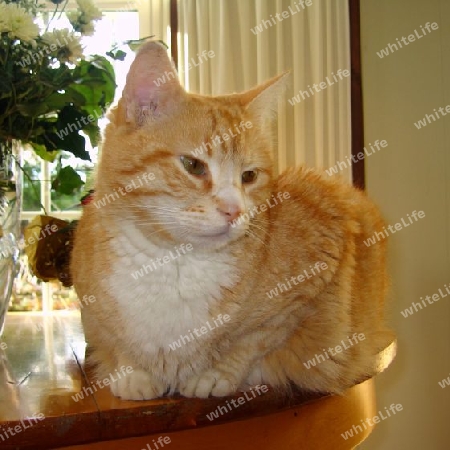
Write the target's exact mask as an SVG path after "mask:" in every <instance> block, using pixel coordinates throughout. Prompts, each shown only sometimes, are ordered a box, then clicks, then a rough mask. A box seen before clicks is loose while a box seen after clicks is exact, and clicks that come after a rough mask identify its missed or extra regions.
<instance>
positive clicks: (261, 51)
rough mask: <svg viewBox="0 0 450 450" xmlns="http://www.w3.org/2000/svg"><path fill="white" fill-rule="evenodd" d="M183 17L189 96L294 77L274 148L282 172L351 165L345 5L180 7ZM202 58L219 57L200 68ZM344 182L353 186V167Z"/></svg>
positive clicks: (186, 1) (276, 2)
mask: <svg viewBox="0 0 450 450" xmlns="http://www.w3.org/2000/svg"><path fill="white" fill-rule="evenodd" d="M178 11H179V12H178V14H179V19H178V20H179V60H178V61H179V69H180V78H181V79H182V82H183V83H184V85H185V87H186V88H187V89H188V90H190V91H193V92H199V93H203V94H210V95H215V94H224V93H231V92H237V91H241V90H244V89H248V88H250V87H252V86H254V85H255V84H257V83H260V82H262V81H264V80H266V79H267V78H270V77H272V76H274V75H276V74H278V73H281V72H283V71H285V70H291V72H292V73H291V77H290V86H289V87H288V89H287V92H286V94H285V95H284V98H282V99H281V100H280V103H279V114H278V125H277V126H278V133H277V136H278V142H277V143H275V145H274V161H275V163H276V165H277V168H278V170H279V171H282V170H283V169H285V168H286V167H288V166H293V165H299V164H302V163H305V164H306V165H308V166H314V167H323V168H328V167H330V166H333V165H335V164H336V163H337V162H338V161H347V162H348V160H349V157H350V155H351V134H350V131H351V124H350V76H349V74H350V45H349V13H348V2H347V0H304V1H302V0H178ZM255 27H257V28H255ZM204 50H207V51H214V55H215V56H214V57H212V58H207V59H206V60H205V58H204V57H203V58H202V61H204V62H202V63H200V64H198V62H199V60H200V56H199V55H201V54H202V52H203V51H204ZM211 54H212V53H210V55H211ZM192 60H193V61H192ZM189 62H190V63H191V66H192V68H191V69H188V63H189ZM193 62H196V63H197V64H194V63H193ZM338 71H339V72H338ZM343 71H348V72H343ZM347 74H348V75H347ZM320 83H322V84H320ZM325 85H326V86H325ZM321 87H322V89H321ZM300 91H302V92H303V93H302V94H300ZM308 95H309V96H308ZM295 96H297V100H298V101H296V100H294V97H295ZM289 100H291V102H292V103H293V105H292V104H291V103H290V102H289ZM343 166H344V165H343V164H341V166H340V168H341V169H342V167H343ZM339 174H340V175H342V176H343V177H345V178H346V179H347V180H349V181H350V180H351V167H350V164H348V163H347V167H346V168H343V169H342V170H339Z"/></svg>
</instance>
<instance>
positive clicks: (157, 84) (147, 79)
mask: <svg viewBox="0 0 450 450" xmlns="http://www.w3.org/2000/svg"><path fill="white" fill-rule="evenodd" d="M180 92H182V88H181V86H180V83H179V81H178V78H177V76H176V71H175V68H174V66H173V64H172V62H171V61H170V59H169V56H168V55H167V51H166V49H165V47H163V46H162V45H161V44H158V43H156V42H149V43H147V44H144V46H143V47H142V48H141V49H140V50H139V52H138V54H137V56H136V59H135V60H134V62H133V64H132V65H131V68H130V72H129V73H128V76H127V83H126V86H125V89H124V98H125V100H126V105H127V106H126V109H127V120H128V121H135V122H136V123H139V124H141V123H142V120H143V116H152V117H153V118H156V117H157V114H155V113H158V114H159V113H161V114H169V113H170V112H171V108H172V107H173V105H174V104H176V100H177V96H178V95H179V94H180ZM168 99H171V100H174V101H170V102H168V101H167V100H168Z"/></svg>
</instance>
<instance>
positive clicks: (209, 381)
mask: <svg viewBox="0 0 450 450" xmlns="http://www.w3.org/2000/svg"><path fill="white" fill-rule="evenodd" d="M237 389H238V384H237V382H236V380H234V379H233V377H232V376H231V375H228V374H225V373H223V372H220V371H218V370H215V369H210V370H207V371H206V372H204V373H203V374H201V375H195V376H193V377H192V378H189V380H187V381H186V382H185V383H183V384H182V385H181V386H180V394H181V395H183V396H184V397H199V398H208V397H209V395H212V396H214V397H225V396H226V395H231V394H233V393H234V392H236V391H237Z"/></svg>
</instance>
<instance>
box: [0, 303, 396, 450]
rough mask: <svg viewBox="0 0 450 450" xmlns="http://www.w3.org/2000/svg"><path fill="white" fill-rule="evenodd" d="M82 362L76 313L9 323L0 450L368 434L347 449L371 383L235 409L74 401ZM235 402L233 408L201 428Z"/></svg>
mask: <svg viewBox="0 0 450 450" xmlns="http://www.w3.org/2000/svg"><path fill="white" fill-rule="evenodd" d="M84 354H85V343H84V335H83V331H82V328H81V321H80V316H79V314H78V313H77V312H69V313H64V314H56V315H51V316H44V315H41V314H21V313H10V314H8V316H7V320H6V327H5V331H4V333H3V336H2V337H1V338H0V448H1V449H3V448H4V449H11V450H12V449H14V450H19V449H33V450H39V449H50V448H59V449H66V450H69V449H70V450H76V449H78V450H86V449H91V450H94V449H99V450H100V449H101V450H118V449H131V450H134V449H135V450H161V449H166V448H167V449H169V450H188V449H196V450H225V449H227V450H229V449H233V450H241V449H242V450H243V449H245V450H249V449H250V450H251V449H258V450H274V449H277V450H290V449H295V450H297V449H298V450H309V449H310V450H312V449H314V450H316V449H320V450H327V449H330V450H340V449H343V450H344V449H351V448H354V447H355V446H356V445H358V444H359V443H360V442H362V441H363V440H364V439H365V438H366V437H367V436H368V435H369V434H370V432H371V430H372V427H369V426H366V427H365V428H367V429H364V430H363V431H362V432H358V433H355V434H354V436H353V437H351V438H348V439H344V438H343V437H342V435H341V434H342V433H345V431H347V430H349V429H351V428H352V426H353V425H358V424H361V421H362V420H364V419H365V418H370V417H373V416H374V415H375V414H376V413H377V411H376V406H375V392H374V384H373V380H366V381H364V382H362V383H360V384H358V385H356V386H354V387H353V388H351V389H349V390H348V391H347V392H346V393H345V395H343V396H323V395H319V394H311V393H305V392H296V393H294V395H293V396H291V397H287V396H286V397H283V396H280V395H277V394H276V393H275V392H273V391H272V390H269V392H267V393H263V394H262V395H258V396H256V397H254V398H251V397H248V396H247V398H245V400H240V401H239V398H240V397H243V396H244V393H240V394H238V395H234V396H233V397H227V398H210V399H207V400H200V399H186V398H183V397H173V398H163V399H158V400H151V401H142V402H137V401H123V400H120V399H118V398H115V397H113V396H112V395H111V393H110V390H109V388H103V389H97V392H94V393H93V394H92V395H85V396H84V398H77V397H76V394H77V393H80V392H86V391H83V387H88V386H89V385H90V380H92V377H91V375H90V374H89V373H86V372H85V370H84ZM394 355H395V343H392V344H391V346H389V347H388V348H387V349H386V350H385V351H384V352H382V354H380V355H379V358H378V361H377V364H378V367H379V371H380V372H381V371H382V370H384V369H385V368H386V367H387V366H388V365H389V364H390V362H391V361H392V359H393V358H394ZM233 399H234V400H235V401H234V404H235V405H238V406H237V407H230V408H229V409H230V411H229V412H227V413H224V414H223V415H220V417H219V418H217V419H214V420H212V421H211V420H209V419H208V417H207V414H210V413H211V412H212V411H215V410H216V408H217V407H218V406H219V405H220V406H222V407H223V406H226V405H227V402H228V405H231V404H232V400H233ZM222 411H223V409H222ZM158 439H159V441H158Z"/></svg>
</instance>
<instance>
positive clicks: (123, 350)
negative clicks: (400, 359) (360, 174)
mask: <svg viewBox="0 0 450 450" xmlns="http://www.w3.org/2000/svg"><path fill="white" fill-rule="evenodd" d="M175 73H176V72H175V68H174V66H173V65H172V62H171V60H170V59H169V57H168V55H167V52H166V49H165V48H164V47H163V46H162V45H161V44H159V43H156V42H150V43H147V44H145V45H143V46H142V47H141V49H140V50H139V52H138V54H137V56H136V59H135V61H134V63H133V64H132V67H131V69H130V72H129V74H128V77H127V83H126V87H125V89H124V91H123V97H122V99H121V100H120V102H119V104H118V105H117V107H115V108H113V109H112V111H111V112H110V114H109V118H110V123H109V125H108V126H107V129H106V131H105V137H104V145H103V151H102V155H101V161H100V163H99V167H98V175H97V182H96V186H95V194H94V201H93V202H91V203H90V204H89V205H87V206H86V207H85V208H84V213H83V217H82V218H81V220H80V222H79V225H78V228H77V232H76V238H75V245H74V249H73V253H72V263H71V271H72V274H73V279H74V285H75V288H76V290H77V293H78V295H79V297H80V299H82V298H90V299H91V300H90V302H89V304H86V305H83V308H82V320H83V326H84V330H85V334H86V340H87V342H88V343H89V345H90V346H92V354H91V356H90V358H89V359H88V362H90V363H92V364H94V365H95V366H96V370H97V375H98V377H99V378H106V377H108V375H109V374H115V373H118V371H119V370H120V368H121V367H122V372H123V366H125V367H128V366H131V368H132V369H131V368H130V371H131V370H132V372H131V373H129V374H127V376H125V377H119V378H120V379H118V380H116V381H114V382H113V383H112V384H111V389H112V392H113V394H114V395H116V396H119V397H121V398H123V399H132V400H140V399H151V398H155V397H159V396H162V395H164V394H165V393H170V394H172V393H176V392H179V393H180V394H182V395H184V396H186V397H202V398H205V397H208V396H209V395H213V396H225V395H229V394H232V393H234V392H235V391H237V390H239V389H246V388H248V387H249V386H251V385H255V384H262V383H265V384H269V385H272V386H274V387H276V388H280V389H288V387H289V386H290V385H292V384H295V385H297V386H298V387H300V388H303V389H307V390H313V391H323V392H331V393H338V392H342V391H343V390H344V389H345V388H346V387H348V386H350V385H352V384H353V383H355V382H356V381H358V380H359V381H360V380H362V379H363V378H364V377H366V376H369V375H370V374H371V373H373V361H374V355H375V354H376V353H377V352H379V351H380V350H381V349H382V348H384V346H386V345H387V344H388V343H389V342H390V341H391V340H392V334H391V332H390V331H388V330H387V329H386V328H385V326H384V323H383V309H384V307H383V303H384V299H385V296H386V291H387V286H388V282H387V275H386V268H385V242H384V241H381V242H378V243H377V244H375V245H372V246H370V247H367V246H366V245H365V244H364V243H363V241H364V240H366V239H367V238H368V237H370V236H372V235H373V234H374V233H375V232H376V231H380V230H382V229H383V226H384V223H383V220H382V219H381V218H380V215H379V213H378V211H377V209H376V208H375V207H374V206H373V204H372V203H371V202H370V201H369V200H368V199H367V198H366V196H365V195H364V193H362V192H360V191H358V190H356V189H354V188H353V187H352V186H350V185H347V184H345V183H343V182H342V181H339V180H338V179H335V178H332V177H329V176H327V175H324V174H322V173H319V172H317V171H314V170H310V169H305V168H296V169H294V168H291V169H288V170H287V171H286V172H284V173H283V174H282V175H280V176H279V177H274V175H273V170H272V167H273V165H272V161H271V151H270V149H271V136H270V134H269V129H270V126H268V122H267V121H268V119H271V116H273V111H274V110H275V109H276V107H277V102H278V98H279V96H280V94H281V92H282V91H283V88H284V85H285V83H286V74H284V75H281V76H278V77H275V78H273V79H271V80H269V81H267V82H266V83H264V84H262V85H261V86H258V87H256V88H254V89H252V90H250V91H248V92H244V93H242V94H233V95H227V96H220V97H206V96H200V95H195V94H191V93H187V92H186V91H184V90H183V88H182V87H181V86H180V84H179V82H178V79H177V77H176V76H172V75H174V74H175ZM161 77H165V78H164V81H165V82H161ZM158 79H159V81H158ZM92 299H94V300H95V301H93V300H92ZM338 347H339V348H340V351H339V350H338ZM116 371H117V372H116Z"/></svg>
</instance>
